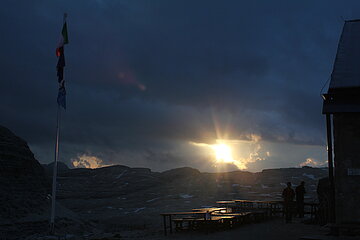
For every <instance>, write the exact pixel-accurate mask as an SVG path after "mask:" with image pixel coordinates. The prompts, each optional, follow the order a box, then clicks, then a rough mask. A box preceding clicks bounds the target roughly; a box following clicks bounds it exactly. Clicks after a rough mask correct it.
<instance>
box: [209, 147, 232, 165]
mask: <svg viewBox="0 0 360 240" xmlns="http://www.w3.org/2000/svg"><path fill="white" fill-rule="evenodd" d="M211 147H212V149H213V150H214V151H215V155H216V160H217V161H218V162H225V163H231V162H234V159H233V156H232V153H231V148H230V147H229V146H228V145H226V144H223V143H222V144H216V145H213V146H211Z"/></svg>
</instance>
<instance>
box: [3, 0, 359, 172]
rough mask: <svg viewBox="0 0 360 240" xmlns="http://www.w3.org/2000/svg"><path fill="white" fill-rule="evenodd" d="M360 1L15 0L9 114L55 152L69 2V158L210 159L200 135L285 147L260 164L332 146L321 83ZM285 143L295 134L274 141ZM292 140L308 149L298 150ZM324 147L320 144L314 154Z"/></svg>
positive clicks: (34, 143) (174, 162)
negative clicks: (58, 68) (60, 53)
mask: <svg viewBox="0 0 360 240" xmlns="http://www.w3.org/2000/svg"><path fill="white" fill-rule="evenodd" d="M359 5H360V3H359V2H358V1H348V2H347V3H346V4H344V3H341V2H336V1H316V2H314V1H301V2H292V1H280V0H279V1H271V2H270V1H252V2H251V3H250V2H241V1H225V2H221V3H220V2H219V1H195V2H194V1H101V0H97V1H95V0H93V1H76V2H74V1H40V0H36V1H3V2H2V8H1V9H0V27H1V29H2V32H3V34H2V37H1V39H0V41H1V44H0V49H1V52H2V54H1V56H0V69H1V82H0V83H1V87H0V99H1V101H0V108H1V119H0V121H1V124H3V125H5V126H8V127H10V128H11V129H13V130H14V131H15V132H17V133H18V134H19V135H20V136H23V137H24V138H25V139H27V140H28V141H29V143H30V146H31V147H32V148H33V149H34V152H35V154H36V156H37V157H38V158H39V160H40V161H42V162H50V161H52V156H53V153H52V151H53V142H54V134H55V122H56V119H55V118H56V101H55V98H56V94H57V82H56V72H55V65H56V57H55V52H54V51H55V47H56V44H57V41H58V37H59V32H60V29H61V20H62V13H63V12H67V13H68V14H69V17H68V31H69V40H70V43H69V45H67V46H66V50H65V55H66V60H67V62H66V64H67V65H66V67H65V80H66V82H67V93H68V95H67V105H68V109H67V111H66V113H64V114H63V119H62V120H63V121H62V135H61V139H62V145H61V146H62V147H61V151H62V157H63V158H64V161H67V162H69V161H70V159H74V158H77V157H79V156H83V154H88V155H90V156H96V157H98V158H100V159H102V160H103V161H104V164H113V163H127V164H130V165H145V166H148V167H153V168H155V169H162V168H164V167H168V168H170V167H175V166H178V165H190V166H191V165H195V166H197V167H198V165H199V164H197V163H196V162H197V161H200V162H201V160H199V159H201V157H200V156H198V153H196V150H194V149H192V147H191V146H190V144H189V142H202V143H208V144H211V143H214V142H215V139H217V138H227V139H233V140H249V139H247V136H249V135H251V134H255V135H257V136H260V137H261V139H262V141H263V143H262V146H268V147H269V149H268V151H270V152H271V153H275V154H273V155H272V156H277V158H275V157H274V159H273V160H270V159H269V160H270V161H268V162H267V163H265V162H266V161H262V162H263V163H254V164H257V167H256V168H254V170H259V169H261V168H263V167H268V166H269V164H270V163H272V164H270V167H271V166H278V165H280V166H282V165H281V164H285V165H286V166H293V165H298V164H299V163H301V162H304V161H306V159H307V158H322V157H323V155H324V154H323V153H324V147H323V146H324V144H325V141H324V136H325V134H324V119H323V116H322V115H321V102H322V101H321V98H320V96H319V93H320V90H321V88H322V86H323V84H324V83H325V82H326V80H327V79H328V77H329V75H330V73H331V68H332V63H333V59H334V56H335V52H336V46H337V40H338V38H339V34H340V31H341V27H342V24H343V21H342V20H341V17H340V16H344V18H347V19H349V18H356V17H357V16H360V12H356V9H360V8H359ZM359 11H360V10H359ZM277 143H286V144H285V145H283V146H285V147H284V148H283V149H277V148H276V147H272V148H271V147H270V145H271V144H277ZM293 145H294V146H293ZM286 146H292V147H294V148H301V147H302V151H300V150H299V151H300V152H302V153H301V154H300V153H298V155H290V156H288V155H287V154H288V153H290V152H291V148H292V147H288V148H286ZM314 147H315V148H316V149H317V151H315V152H314V154H313V155H316V156H313V155H311V156H310V155H308V154H307V153H306V152H309V151H308V148H314ZM194 151H195V152H194ZM274 151H278V152H274ZM310 152H311V151H310ZM285 156H286V157H285ZM205 158H206V157H205ZM280 158H283V159H285V158H286V159H287V160H286V161H285V160H284V161H280V160H276V159H280ZM161 159H162V160H161ZM194 159H197V160H194ZM160 160H161V161H160ZM320 160H321V161H322V159H320ZM206 161H207V160H204V162H206Z"/></svg>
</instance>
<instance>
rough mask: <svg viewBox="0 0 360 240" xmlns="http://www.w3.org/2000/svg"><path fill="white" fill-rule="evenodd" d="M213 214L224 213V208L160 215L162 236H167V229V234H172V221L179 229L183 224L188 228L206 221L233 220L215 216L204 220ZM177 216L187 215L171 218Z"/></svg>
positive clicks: (196, 209)
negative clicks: (161, 218) (207, 215)
mask: <svg viewBox="0 0 360 240" xmlns="http://www.w3.org/2000/svg"><path fill="white" fill-rule="evenodd" d="M215 212H226V208H215V207H208V208H195V209H192V211H189V212H168V213H161V214H160V215H161V216H163V225H164V234H165V236H166V235H167V229H168V228H169V232H170V233H172V230H173V226H172V222H173V221H174V222H175V224H176V226H177V227H179V226H180V227H181V225H182V223H183V222H187V223H188V224H189V226H190V227H193V226H195V224H201V222H203V221H205V220H207V221H213V222H216V221H220V220H221V219H220V218H223V219H226V218H233V217H232V216H230V217H226V216H216V217H215V218H212V217H211V218H210V219H206V213H210V214H213V213H215ZM177 215H188V217H183V218H177V219H173V216H177Z"/></svg>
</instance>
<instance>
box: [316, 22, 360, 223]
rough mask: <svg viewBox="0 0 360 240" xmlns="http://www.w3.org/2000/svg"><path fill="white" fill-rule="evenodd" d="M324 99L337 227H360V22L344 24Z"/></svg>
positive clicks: (330, 175)
mask: <svg viewBox="0 0 360 240" xmlns="http://www.w3.org/2000/svg"><path fill="white" fill-rule="evenodd" d="M323 97H324V105H323V114H325V115H326V118H327V135H328V148H329V150H328V157H329V159H328V160H329V178H330V184H333V189H334V192H333V196H334V202H335V212H334V214H335V218H336V223H355V222H356V223H360V206H359V205H358V204H360V20H350V21H345V23H344V27H343V31H342V34H341V37H340V40H339V45H338V49H337V54H336V58H335V62H334V67H333V72H332V74H331V79H330V85H329V89H328V92H327V93H326V94H324V95H323ZM332 128H333V130H332ZM332 141H333V144H332ZM332 147H333V149H334V151H333V153H334V161H333V159H332ZM332 162H333V163H334V170H333V171H332ZM332 173H334V176H333V182H332V181H331V179H332ZM333 220H335V219H333Z"/></svg>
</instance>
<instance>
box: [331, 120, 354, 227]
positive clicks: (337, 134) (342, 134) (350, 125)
mask: <svg viewBox="0 0 360 240" xmlns="http://www.w3.org/2000/svg"><path fill="white" fill-rule="evenodd" d="M333 123H334V126H333V127H334V153H335V161H334V162H335V198H336V218H337V222H338V223H340V222H360V207H359V205H358V204H359V203H360V113H335V114H334V118H333Z"/></svg>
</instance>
